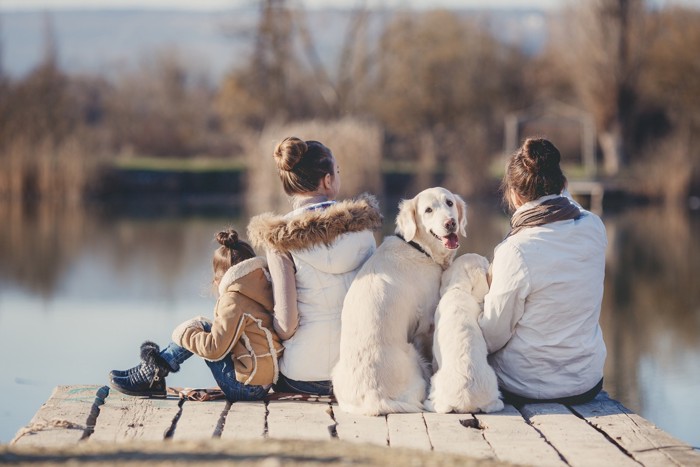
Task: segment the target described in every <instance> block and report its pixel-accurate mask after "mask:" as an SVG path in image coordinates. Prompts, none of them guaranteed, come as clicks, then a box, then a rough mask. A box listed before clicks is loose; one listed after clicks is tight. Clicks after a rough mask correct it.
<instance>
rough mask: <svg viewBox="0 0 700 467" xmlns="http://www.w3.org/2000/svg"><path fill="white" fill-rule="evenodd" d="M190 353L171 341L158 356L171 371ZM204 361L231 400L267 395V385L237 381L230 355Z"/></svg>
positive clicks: (190, 354) (255, 398)
mask: <svg viewBox="0 0 700 467" xmlns="http://www.w3.org/2000/svg"><path fill="white" fill-rule="evenodd" d="M202 324H203V325H204V329H205V331H210V330H211V325H210V324H209V323H207V322H203V323H202ZM192 355H194V354H193V353H192V352H190V351H189V350H187V349H186V348H184V347H180V346H179V345H177V344H176V343H174V342H171V343H170V344H169V345H168V346H167V347H166V348H165V349H163V350H161V352H160V356H161V357H163V358H164V359H165V361H167V362H168V364H169V365H170V366H171V367H172V369H173V371H178V370H179V369H180V364H181V363H183V362H184V361H185V360H187V359H188V358H190V357H191V356H192ZM204 361H205V362H206V363H207V366H208V367H209V369H210V370H211V373H212V375H214V380H216V384H218V385H219V388H221V390H222V391H223V392H224V394H225V395H226V399H228V400H229V401H231V402H236V401H259V400H262V399H263V398H264V397H265V395H267V392H268V391H269V389H270V387H269V386H254V385H246V384H243V383H241V382H239V381H238V380H237V379H236V371H235V369H234V368H233V360H232V359H231V357H230V356H226V357H224V358H223V359H221V360H219V361H218V362H212V361H209V360H204Z"/></svg>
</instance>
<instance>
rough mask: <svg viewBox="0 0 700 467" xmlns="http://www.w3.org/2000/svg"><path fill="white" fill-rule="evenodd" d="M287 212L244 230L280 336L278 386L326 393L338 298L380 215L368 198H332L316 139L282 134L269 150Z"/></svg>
mask: <svg viewBox="0 0 700 467" xmlns="http://www.w3.org/2000/svg"><path fill="white" fill-rule="evenodd" d="M273 157H274V160H275V162H276V164H277V169H278V171H279V176H280V180H281V182H282V187H283V188H284V191H285V193H287V195H289V196H290V197H291V201H292V206H293V210H292V211H291V212H290V213H288V214H286V215H275V214H272V213H266V214H261V215H259V216H257V217H254V218H253V219H251V221H250V224H249V225H248V236H249V238H250V239H251V242H252V243H253V245H255V246H256V247H261V248H264V249H265V251H266V252H267V260H268V264H269V268H270V274H271V276H272V286H273V291H274V299H275V311H274V327H275V330H276V331H277V333H278V335H279V336H280V337H281V338H282V340H283V341H284V348H285V351H284V356H283V357H282V359H281V361H280V378H279V381H278V382H277V384H276V385H275V386H274V389H275V391H277V392H295V393H304V394H318V395H329V394H332V393H333V390H332V386H331V381H330V379H331V369H332V368H333V366H334V365H335V363H336V362H337V360H338V353H339V347H340V315H341V310H342V305H343V299H344V298H345V294H346V293H347V291H348V288H349V287H350V283H351V282H352V280H353V279H354V278H355V275H356V274H357V271H358V270H359V269H360V267H361V266H362V265H363V264H364V262H365V261H366V260H367V259H368V258H369V257H370V256H371V255H372V253H374V250H375V249H376V241H375V238H374V234H373V233H372V230H375V229H378V228H379V227H381V222H382V216H381V214H380V212H379V207H378V204H377V201H376V199H375V198H374V197H372V196H370V195H367V194H364V195H361V196H359V197H358V198H357V199H352V200H345V201H339V202H336V197H337V196H338V192H339V191H340V167H339V166H338V164H337V162H336V160H335V158H334V157H333V153H332V152H331V150H330V149H328V148H327V147H326V146H324V145H323V144H321V143H319V142H318V141H303V140H301V139H299V138H296V137H289V138H285V139H284V140H282V142H280V143H279V144H278V145H277V147H276V149H275V151H274V153H273Z"/></svg>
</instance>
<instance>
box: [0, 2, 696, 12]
mask: <svg viewBox="0 0 700 467" xmlns="http://www.w3.org/2000/svg"><path fill="white" fill-rule="evenodd" d="M257 1H258V0H146V1H144V0H0V10H37V9H41V10H53V9H76V8H77V9H114V8H116V9H123V8H124V9H125V8H136V9H182V10H205V11H206V10H220V9H226V8H231V7H236V6H241V5H246V4H255V3H257ZM572 1H575V0H290V3H291V4H294V3H297V2H298V3H300V4H303V5H304V6H305V7H307V8H314V7H318V6H338V7H351V6H357V5H361V4H365V3H366V4H367V5H369V6H387V7H396V6H405V7H413V8H421V7H430V8H435V7H447V8H450V7H462V8H470V7H476V8H537V9H553V8H558V7H561V6H562V5H564V4H566V3H569V2H572ZM579 1H580V0H579ZM651 2H652V3H654V4H657V5H664V4H683V5H689V6H695V7H699V8H700V0H651Z"/></svg>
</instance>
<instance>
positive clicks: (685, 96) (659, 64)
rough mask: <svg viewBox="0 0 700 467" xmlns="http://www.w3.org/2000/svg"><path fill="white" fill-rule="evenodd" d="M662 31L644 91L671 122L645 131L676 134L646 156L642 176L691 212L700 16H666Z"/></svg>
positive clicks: (668, 12)
mask: <svg viewBox="0 0 700 467" xmlns="http://www.w3.org/2000/svg"><path fill="white" fill-rule="evenodd" d="M658 31H659V32H658V34H657V36H656V38H655V41H654V43H653V45H652V46H651V47H650V49H649V56H648V66H647V70H646V72H645V73H644V75H642V77H641V80H640V90H641V92H642V93H643V94H644V95H645V96H646V98H647V99H648V100H649V101H650V105H651V106H652V107H653V108H655V109H660V111H662V112H663V117H664V118H665V119H667V120H668V121H667V122H666V121H665V120H663V119H662V118H660V117H657V118H656V119H654V120H652V121H651V122H650V124H649V125H647V127H645V128H640V131H642V132H644V133H652V134H657V135H658V133H659V132H658V128H657V129H656V130H657V131H653V130H654V128H649V127H651V126H656V127H658V126H664V127H666V126H669V127H670V129H669V131H668V134H662V135H660V136H662V137H663V140H662V141H657V142H656V143H655V144H653V145H652V146H651V147H650V148H649V149H648V150H647V151H645V152H644V155H645V156H646V160H645V161H644V166H643V167H641V168H640V171H643V172H644V173H643V175H642V176H643V177H644V179H645V181H646V182H647V184H650V183H656V185H657V190H656V191H657V192H660V195H661V196H662V197H663V198H665V199H666V201H667V202H669V203H671V204H676V205H682V206H685V203H686V201H687V199H688V195H689V192H690V188H691V184H692V183H693V182H694V181H695V182H696V183H697V181H698V180H700V139H699V137H698V135H700V79H698V76H700V55H698V53H697V51H698V49H699V48H700V10H697V9H693V8H683V7H673V8H667V9H664V10H661V11H660V12H659V13H658ZM651 168H654V169H655V170H650V169H651Z"/></svg>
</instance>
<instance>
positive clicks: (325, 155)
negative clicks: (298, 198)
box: [273, 136, 335, 196]
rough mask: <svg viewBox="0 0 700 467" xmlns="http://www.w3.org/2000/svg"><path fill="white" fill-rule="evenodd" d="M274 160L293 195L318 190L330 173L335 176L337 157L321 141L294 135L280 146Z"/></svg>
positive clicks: (288, 191)
mask: <svg viewBox="0 0 700 467" xmlns="http://www.w3.org/2000/svg"><path fill="white" fill-rule="evenodd" d="M273 157H274V158H275V162H276V163H277V169H278V170H279V173H280V179H281V180H282V186H283V187H284V192H285V193H287V194H288V195H290V196H291V195H296V194H300V193H308V192H310V191H314V190H316V188H318V185H319V183H320V181H321V179H322V178H323V177H325V176H326V175H327V174H330V176H331V177H334V176H335V174H334V173H333V154H332V153H331V150H330V149H328V148H327V147H326V146H324V145H323V144H321V143H319V142H318V141H302V140H300V139H299V138H296V137H294V136H290V137H288V138H285V139H283V140H282V142H281V143H279V144H278V145H277V147H276V148H275V152H274V154H273Z"/></svg>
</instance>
